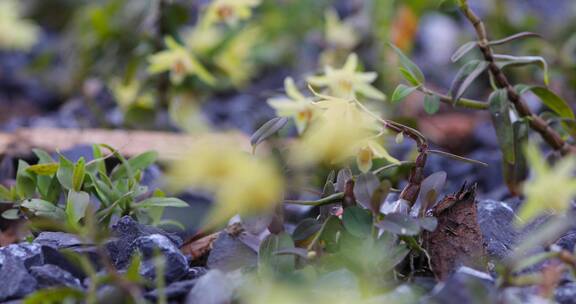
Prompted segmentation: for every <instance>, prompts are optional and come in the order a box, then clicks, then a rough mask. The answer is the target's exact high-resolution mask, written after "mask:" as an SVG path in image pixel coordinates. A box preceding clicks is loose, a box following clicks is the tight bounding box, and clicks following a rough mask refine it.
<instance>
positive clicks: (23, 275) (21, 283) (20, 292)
mask: <svg viewBox="0 0 576 304" xmlns="http://www.w3.org/2000/svg"><path fill="white" fill-rule="evenodd" d="M1 255H2V261H3V263H2V267H1V268H0V282H1V284H0V301H5V300H11V299H19V298H22V297H24V296H26V295H28V294H30V293H32V292H34V290H36V285H37V283H36V279H34V277H32V276H31V275H30V274H29V273H28V271H27V270H26V267H25V266H24V262H23V261H22V259H20V258H18V257H16V256H14V255H12V254H11V253H10V252H9V251H7V252H2V253H1Z"/></svg>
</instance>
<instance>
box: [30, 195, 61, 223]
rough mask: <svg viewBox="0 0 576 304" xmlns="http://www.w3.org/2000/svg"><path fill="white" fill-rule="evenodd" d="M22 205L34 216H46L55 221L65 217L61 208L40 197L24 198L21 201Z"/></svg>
mask: <svg viewBox="0 0 576 304" xmlns="http://www.w3.org/2000/svg"><path fill="white" fill-rule="evenodd" d="M22 207H24V208H26V209H28V210H30V212H32V213H33V214H34V215H36V216H42V217H48V218H51V219H54V220H57V221H60V220H63V219H66V213H65V212H64V210H62V208H60V207H58V206H56V205H54V204H52V203H50V202H48V201H45V200H42V199H38V198H32V199H26V200H24V201H23V202H22Z"/></svg>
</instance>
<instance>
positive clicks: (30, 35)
mask: <svg viewBox="0 0 576 304" xmlns="http://www.w3.org/2000/svg"><path fill="white" fill-rule="evenodd" d="M20 3H21V2H20V1H14V0H2V1H0V49H8V50H23V51H26V50H29V49H30V48H31V47H32V46H33V45H34V44H35V43H36V42H37V40H38V35H39V32H40V29H39V28H38V26H37V25H36V24H34V23H33V22H31V21H28V20H24V19H22V18H21V17H20V10H21V5H20Z"/></svg>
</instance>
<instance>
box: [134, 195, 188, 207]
mask: <svg viewBox="0 0 576 304" xmlns="http://www.w3.org/2000/svg"><path fill="white" fill-rule="evenodd" d="M136 207H138V208H150V207H179V208H183V207H190V205H188V203H186V202H185V201H183V200H181V199H179V198H175V197H150V198H147V199H145V200H143V201H141V202H139V203H137V204H136Z"/></svg>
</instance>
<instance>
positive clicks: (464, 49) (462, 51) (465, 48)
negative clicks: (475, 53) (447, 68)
mask: <svg viewBox="0 0 576 304" xmlns="http://www.w3.org/2000/svg"><path fill="white" fill-rule="evenodd" d="M476 45H477V42H476V41H470V42H466V43H465V44H463V45H462V46H461V47H459V48H458V49H457V50H456V52H454V54H452V56H451V57H450V60H451V61H452V62H456V61H458V60H460V58H462V57H464V55H466V54H468V52H470V51H471V50H473V49H474V47H476Z"/></svg>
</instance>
